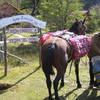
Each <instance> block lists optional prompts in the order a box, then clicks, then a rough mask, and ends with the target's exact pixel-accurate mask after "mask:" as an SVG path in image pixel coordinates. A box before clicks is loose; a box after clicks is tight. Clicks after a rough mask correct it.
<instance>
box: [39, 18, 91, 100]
mask: <svg viewBox="0 0 100 100" xmlns="http://www.w3.org/2000/svg"><path fill="white" fill-rule="evenodd" d="M84 22H85V20H83V21H78V20H77V21H76V22H75V23H74V24H73V25H72V27H71V28H70V29H69V30H63V31H57V32H54V33H52V32H50V33H49V34H44V35H43V36H42V37H41V38H40V45H41V63H42V69H43V72H44V74H45V77H46V84H47V88H48V92H49V99H50V100H52V94H51V86H52V81H51V78H50V75H52V74H54V71H53V67H54V68H55V69H56V70H57V74H56V77H55V79H54V81H53V85H54V93H55V99H56V100H59V97H58V84H59V80H61V83H60V87H63V86H64V75H65V71H66V67H67V65H68V63H69V62H70V61H71V60H72V59H74V58H75V56H76V55H75V54H74V53H75V52H74V51H75V49H74V48H75V47H76V48H77V49H78V47H79V49H82V48H83V47H81V46H82V45H81V46H76V45H77V42H76V41H74V40H75V37H76V36H77V35H82V38H80V42H83V40H84V42H85V41H86V43H88V41H90V40H89V39H88V37H85V36H83V35H85V30H86V26H85V24H84ZM70 32H71V33H70ZM64 35H65V36H64ZM61 37H64V39H63V38H61ZM65 37H67V40H66V39H65ZM83 37H84V38H83ZM77 38H78V37H77ZM73 41H74V42H73ZM86 43H85V44H86ZM74 44H75V45H74ZM78 45H79V44H78ZM83 46H84V45H83ZM85 47H86V51H87V52H86V51H85V53H81V54H82V55H81V56H83V54H84V55H85V54H86V53H88V51H89V50H88V49H89V48H90V42H89V43H88V46H85ZM84 50H85V48H84ZM78 64H79V58H78V59H75V73H76V79H77V87H78V88H80V87H81V84H80V80H79V71H78Z"/></svg>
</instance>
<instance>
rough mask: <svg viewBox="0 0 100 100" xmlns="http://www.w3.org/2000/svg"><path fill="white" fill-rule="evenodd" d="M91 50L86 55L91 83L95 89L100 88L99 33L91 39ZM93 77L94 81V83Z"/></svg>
mask: <svg viewBox="0 0 100 100" xmlns="http://www.w3.org/2000/svg"><path fill="white" fill-rule="evenodd" d="M91 41H92V43H91V48H90V52H89V54H88V56H89V58H90V74H91V83H92V85H91V86H92V87H93V85H94V86H96V87H100V43H99V42H98V41H100V32H99V33H96V34H94V36H92V38H91ZM94 77H95V78H96V80H95V81H94Z"/></svg>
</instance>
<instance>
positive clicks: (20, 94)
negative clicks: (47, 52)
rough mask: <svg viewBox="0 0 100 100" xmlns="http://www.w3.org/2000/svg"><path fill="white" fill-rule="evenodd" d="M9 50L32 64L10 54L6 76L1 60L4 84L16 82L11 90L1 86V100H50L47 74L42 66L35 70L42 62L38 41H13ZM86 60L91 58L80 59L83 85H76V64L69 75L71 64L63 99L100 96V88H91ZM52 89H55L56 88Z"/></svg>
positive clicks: (89, 99) (98, 99)
mask: <svg viewBox="0 0 100 100" xmlns="http://www.w3.org/2000/svg"><path fill="white" fill-rule="evenodd" d="M8 51H9V52H10V53H12V54H15V55H17V56H19V57H22V58H25V59H26V60H27V61H29V62H31V64H25V63H22V62H21V61H20V60H17V59H14V58H13V57H8V75H7V76H6V77H4V76H3V74H4V65H3V63H2V64H0V84H3V83H8V84H11V85H13V86H12V87H11V88H9V89H7V90H0V100H48V92H47V88H46V83H45V77H44V74H43V72H42V70H41V68H40V69H39V70H37V71H35V69H36V68H38V66H39V58H38V56H39V54H38V52H39V49H38V48H37V45H36V44H32V43H24V44H19V43H16V44H10V45H8ZM84 60H85V61H88V60H87V58H86V57H84V58H83V60H82V61H81V63H80V79H81V83H82V86H83V87H82V88H81V89H76V79H75V73H74V70H75V69H74V66H72V71H71V74H70V75H68V73H69V66H70V65H69V66H68V68H67V70H66V75H65V86H64V88H62V89H61V90H59V96H60V98H61V100H100V91H98V90H92V89H88V84H89V72H88V71H89V66H88V65H87V63H86V62H85V63H83V62H84ZM53 79H54V76H53V77H52V80H53ZM52 93H54V90H53V88H52ZM53 98H54V95H53Z"/></svg>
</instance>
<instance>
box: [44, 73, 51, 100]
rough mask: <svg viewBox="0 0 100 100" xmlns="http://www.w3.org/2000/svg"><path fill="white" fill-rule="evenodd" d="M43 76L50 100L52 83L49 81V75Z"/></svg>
mask: <svg viewBox="0 0 100 100" xmlns="http://www.w3.org/2000/svg"><path fill="white" fill-rule="evenodd" d="M45 76H46V84H47V88H48V92H49V100H52V95H51V86H52V82H51V79H50V75H49V74H45Z"/></svg>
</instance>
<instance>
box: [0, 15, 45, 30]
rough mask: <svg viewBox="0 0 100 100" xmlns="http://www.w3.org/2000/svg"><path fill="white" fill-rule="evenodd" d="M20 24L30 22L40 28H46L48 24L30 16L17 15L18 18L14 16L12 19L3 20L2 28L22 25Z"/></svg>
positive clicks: (1, 22)
mask: <svg viewBox="0 0 100 100" xmlns="http://www.w3.org/2000/svg"><path fill="white" fill-rule="evenodd" d="M20 22H28V23H31V24H33V25H34V26H35V27H38V28H45V27H46V22H43V21H41V20H38V19H36V18H34V17H32V16H30V15H17V16H12V17H7V18H3V19H1V20H0V28H3V27H5V26H8V25H11V24H14V23H20Z"/></svg>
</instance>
